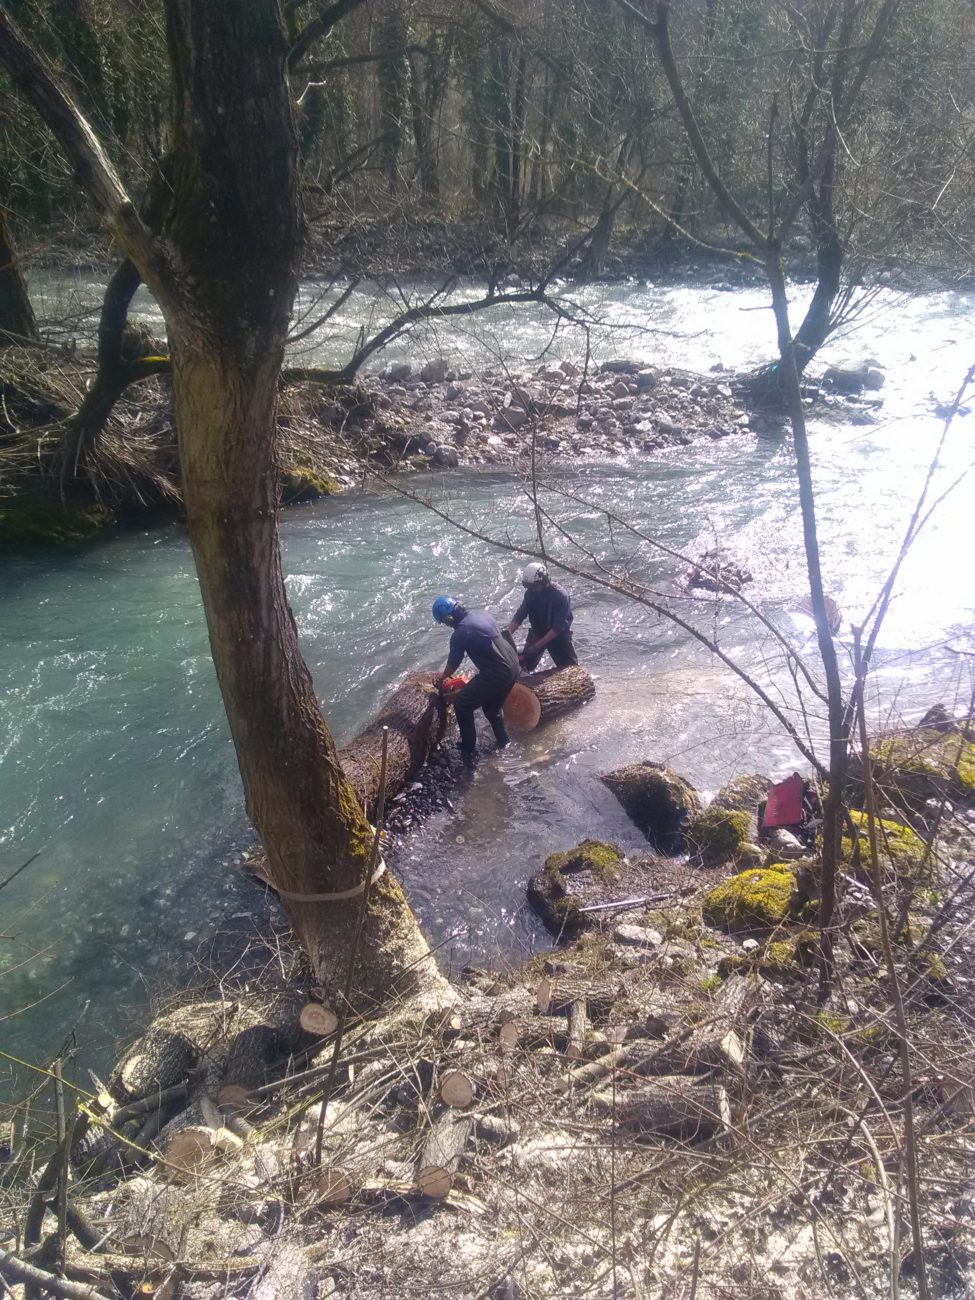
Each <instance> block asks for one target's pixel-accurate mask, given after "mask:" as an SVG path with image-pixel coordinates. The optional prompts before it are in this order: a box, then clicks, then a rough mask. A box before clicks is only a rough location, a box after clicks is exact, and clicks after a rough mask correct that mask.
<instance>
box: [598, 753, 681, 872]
mask: <svg viewBox="0 0 975 1300" xmlns="http://www.w3.org/2000/svg"><path fill="white" fill-rule="evenodd" d="M600 779H601V780H602V782H603V784H604V785H606V786H607V787H608V788H609V789H610V790H611V791H612V792H613V794H615V795H616V798H617V799H618V800H619V801H620V803H621V804H622V805H623V809H624V811H625V812H626V813H627V815H628V816H629V817H630V818H631V819H632V820H633V821H634V822H635V823H636V825H637V826H639V828H640V830H641V831H643V833H644V835H646V837H647V839H648V840H649V841H650V842H651V843H652V844H654V845H655V846H656V848H658V849H659V850H660V851H661V852H662V853H683V852H685V851H686V849H687V826H688V823H689V822H690V820H691V818H692V817H694V816H696V815H697V814H698V813H699V812H700V811H701V800H700V798H699V797H698V793H697V791H696V790H695V789H694V787H693V786H692V785H691V784H690V782H689V781H685V780H684V778H683V777H682V776H678V775H677V773H676V772H671V771H669V770H668V769H667V768H666V767H664V765H663V764H662V763H653V762H649V761H645V762H642V763H631V764H630V765H629V766H628V767H621V768H618V769H617V770H616V771H615V772H608V773H607V774H606V775H605V776H603V777H601V778H600Z"/></svg>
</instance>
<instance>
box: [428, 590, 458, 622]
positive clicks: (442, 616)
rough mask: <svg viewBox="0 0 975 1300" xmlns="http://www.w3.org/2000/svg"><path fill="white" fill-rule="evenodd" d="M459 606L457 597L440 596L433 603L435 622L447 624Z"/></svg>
mask: <svg viewBox="0 0 975 1300" xmlns="http://www.w3.org/2000/svg"><path fill="white" fill-rule="evenodd" d="M459 604H460V601H459V600H458V599H457V597H456V596H438V597H437V599H436V600H435V601H434V602H433V621H434V622H435V623H446V622H447V620H448V619H449V618H450V616H451V614H452V613H453V612H454V610H455V609H456V608H457V606H458V605H459Z"/></svg>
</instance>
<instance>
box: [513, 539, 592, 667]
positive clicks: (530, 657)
mask: <svg viewBox="0 0 975 1300" xmlns="http://www.w3.org/2000/svg"><path fill="white" fill-rule="evenodd" d="M521 585H522V586H523V587H524V589H525V596H524V599H523V600H522V602H521V604H520V605H519V606H518V608H517V610H516V611H515V616H514V618H513V619H512V620H511V622H510V623H509V624H508V628H507V630H508V632H509V633H510V634H512V635H513V634H514V633H515V632H517V631H518V629H519V627H521V625H522V623H524V621H525V619H526V618H527V619H528V628H529V631H528V640H527V641H526V642H525V648H524V650H523V651H522V655H521V664H522V667H523V668H524V670H525V672H526V673H530V672H534V670H535V669H536V668H537V666H538V661H539V660H540V659H541V657H542V655H543V654H544V653H545V651H546V650H547V651H548V652H549V654H550V655H551V656H552V662H553V663H554V664H555V666H556V668H567V667H568V666H569V665H570V664H577V663H578V662H579V660H578V659H577V658H576V651H575V646H574V645H573V644H572V630H571V629H572V601H571V600H570V599H569V595H568V592H565V591H563V590H562V588H561V587H558V586H556V584H555V583H554V582H553V581H552V580H551V578H550V577H549V576H548V569H546V567H545V565H544V564H538V563H537V562H535V561H533V562H532V563H531V564H526V565H525V567H524V569H522V571H521Z"/></svg>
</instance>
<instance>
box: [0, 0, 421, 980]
mask: <svg viewBox="0 0 975 1300" xmlns="http://www.w3.org/2000/svg"><path fill="white" fill-rule="evenodd" d="M166 16H167V35H168V43H169V53H170V59H171V63H172V69H173V87H174V90H173V94H174V115H175V120H174V125H173V132H172V139H173V203H172V206H171V209H170V218H169V222H168V226H167V228H166V230H165V233H164V235H163V236H162V237H156V236H154V235H153V234H152V233H151V231H150V230H149V229H148V228H147V227H146V225H145V223H144V222H143V221H142V220H141V219H140V218H139V216H138V214H137V213H136V211H135V209H134V207H133V205H132V203H131V201H130V200H129V199H128V196H127V195H126V193H125V191H124V188H123V187H122V184H121V182H120V181H119V179H118V176H117V175H116V173H115V171H114V169H113V168H112V166H111V164H110V163H109V162H108V161H107V159H106V157H105V155H104V153H103V151H102V149H101V146H100V144H99V142H98V141H97V139H96V138H95V136H94V134H93V133H92V131H91V129H90V127H89V126H88V124H87V123H86V122H85V120H84V118H83V117H82V115H81V114H80V112H79V111H78V109H77V108H76V107H75V105H74V104H73V103H72V102H71V100H70V99H68V97H67V96H66V95H65V94H64V92H63V91H62V90H61V88H60V87H59V85H58V83H57V81H56V79H55V78H54V76H53V74H52V73H51V71H50V69H49V68H48V67H47V65H46V64H45V63H44V61H43V60H42V59H41V58H40V56H38V55H37V54H36V53H35V52H34V51H33V50H32V49H31V47H30V46H29V45H28V44H27V42H25V41H24V39H23V37H22V36H21V35H20V33H19V32H18V31H17V29H16V28H15V26H14V24H13V23H12V22H11V20H10V19H9V17H8V15H7V14H6V13H5V11H4V10H3V8H2V7H0V62H3V63H5V64H6V66H7V68H8V70H9V71H10V72H11V74H12V75H13V76H14V78H15V80H16V81H17V83H18V85H19V86H20V88H21V90H22V91H23V92H24V93H25V94H26V95H27V97H28V98H29V99H30V100H31V101H32V102H33V103H34V104H35V106H36V107H37V108H38V109H39V110H40V111H41V112H42V114H43V115H44V117H45V120H46V121H47V122H48V125H49V126H51V128H52V129H53V130H54V132H55V134H56V135H57V136H58V137H59V139H60V141H61V143H62V145H63V146H64V147H65V149H66V152H67V153H68V155H69V157H70V158H71V161H72V163H73V164H74V165H75V167H76V169H77V171H78V173H79V176H80V178H81V180H82V182H83V183H85V184H86V186H87V188H88V189H89V190H90V192H91V194H92V195H93V197H94V198H95V199H96V201H97V202H98V203H99V204H100V206H101V207H102V209H103V211H104V212H105V214H106V217H107V219H108V221H109V224H110V226H111V228H112V230H113V233H114V234H115V235H116V237H117V238H118V239H119V242H120V244H121V245H122V247H123V248H124V249H125V251H126V253H127V254H128V255H129V256H130V257H131V259H132V261H133V262H134V263H135V265H136V266H137V267H138V268H139V271H140V273H141V275H142V277H143V279H144V280H145V281H146V282H147V284H148V285H149V286H150V288H151V289H152V291H153V293H154V294H155V296H156V298H157V299H158V301H159V303H160V305H161V307H162V309H163V312H164V314H165V317H166V323H167V327H168V330H169V337H170V344H171V347H172V356H173V379H174V394H175V403H176V420H177V426H178V432H179V446H180V456H181V461H182V471H183V486H184V494H185V502H186V513H187V524H188V529H189V535H190V542H191V545H192V548H193V555H194V559H195V561H196V566H197V572H198V575H199V580H200V590H201V593H202V597H203V606H204V610H205V613H206V618H207V626H208V629H209V634H210V644H211V648H212V652H213V659H214V665H215V667H216V672H217V679H218V681H219V685H220V689H221V693H222V695H223V700H224V705H225V708H226V711H227V718H228V721H229V723H230V730H231V734H232V736H233V740H234V745H235V747H236V751H237V758H238V761H239V764H240V770H241V775H242V777H243V783H244V791H245V796H246V801H247V809H248V812H249V815H250V817H251V819H252V820H253V822H254V825H255V826H256V828H257V830H258V832H259V834H260V836H261V838H262V840H263V842H264V847H265V849H266V851H267V856H268V861H269V863H270V866H271V871H272V874H273V878H274V883H275V886H276V887H277V888H278V889H279V890H280V891H281V894H282V898H283V899H284V901H285V904H286V906H287V909H288V912H289V915H290V917H291V920H292V923H293V925H294V928H295V930H296V932H297V934H298V937H299V938H300V940H301V942H302V944H303V945H304V947H305V949H306V951H307V953H308V957H309V960H310V963H311V967H312V973H313V977H314V979H315V980H316V981H317V983H318V984H319V985H320V986H321V987H322V989H323V992H324V993H325V995H326V996H333V997H334V996H335V995H336V993H337V990H340V989H341V988H342V987H343V985H344V983H345V978H346V970H347V967H348V962H349V956H350V945H351V936H352V934H353V932H354V930H355V924H354V921H355V917H356V915H357V913H358V909H359V906H360V898H358V897H353V898H350V899H346V900H344V901H337V902H323V901H303V900H302V898H295V897H293V895H300V896H307V895H310V894H320V893H339V892H342V891H346V890H354V889H355V888H356V887H357V886H358V885H359V884H360V883H361V882H362V881H363V879H364V875H365V872H366V868H367V863H368V858H369V853H370V847H371V841H372V836H371V833H370V827H369V825H368V823H367V821H366V819H365V816H364V813H363V811H362V808H361V807H360V805H359V803H358V801H357V799H356V797H355V794H354V792H353V791H352V788H351V786H350V785H349V783H348V781H347V780H346V779H345V777H344V775H343V773H342V769H341V766H340V764H339V761H338V758H337V755H336V751H335V745H334V742H333V740H332V737H331V735H330V733H329V731H328V727H327V726H326V723H325V720H324V718H323V717H322V714H321V711H320V709H319V706H318V700H317V698H316V696H315V692H314V689H313V687H312V681H311V676H310V674H309V672H308V669H307V667H306V665H305V663H304V661H303V659H302V657H301V653H300V650H299V646H298V634H297V628H296V626H295V621H294V617H293V615H292V613H291V609H290V607H289V605H288V599H287V594H286V591H285V586H284V576H283V571H282V564H281V554H280V546H279V538H278V526H277V476H276V468H275V458H274V442H275V415H276V403H277V391H278V380H279V376H280V371H281V363H282V359H283V355H284V343H285V336H286V331H287V328H288V321H289V317H290V311H291V305H292V300H293V297H294V293H295V289H296V285H297V265H298V255H299V251H300V244H301V237H302V222H301V217H300V212H299V201H298V191H297V179H296V177H297V171H296V162H297V158H296V153H297V151H296V142H295V130H294V122H293V118H292V112H291V103H290V98H289V94H288V83H287V76H286V56H287V46H286V41H285V37H284V32H283V29H282V26H281V15H280V9H279V5H278V3H277V0H250V3H248V4H247V5H246V6H237V5H212V4H209V3H206V2H205V0H167V4H166ZM426 951H427V950H426V947H425V944H424V943H423V939H422V936H421V935H420V933H419V930H418V928H417V926H416V922H415V920H414V918H413V916H412V913H411V911H410V909H409V906H408V905H407V903H406V900H405V898H404V896H403V893H402V890H401V889H400V888H399V886H398V884H397V883H396V882H395V881H394V880H392V878H391V877H390V876H389V875H386V876H384V877H383V878H382V880H381V881H380V882H379V884H378V885H377V886H376V887H375V888H374V889H373V891H372V903H371V906H370V909H369V914H368V917H367V920H366V923H365V927H364V931H363V935H362V944H361V949H360V952H361V957H360V966H359V970H358V973H357V979H356V983H355V991H356V993H357V994H358V999H359V1002H360V1005H361V1004H363V1003H365V1004H366V1005H368V1004H370V1003H371V1002H372V1001H373V1000H378V999H380V998H381V997H383V996H384V995H386V994H388V992H389V991H390V989H391V987H393V986H396V987H397V989H398V991H401V992H404V993H407V992H413V991H415V990H416V989H418V988H420V987H422V986H423V985H424V984H429V983H430V982H432V981H433V979H434V974H433V971H432V969H431V968H432V962H431V961H429V960H423V958H424V955H425V953H426Z"/></svg>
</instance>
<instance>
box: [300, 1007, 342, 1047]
mask: <svg viewBox="0 0 975 1300" xmlns="http://www.w3.org/2000/svg"><path fill="white" fill-rule="evenodd" d="M299 1019H300V1021H301V1027H302V1029H303V1030H304V1031H305V1033H307V1034H314V1035H315V1036H316V1037H317V1038H327V1037H328V1036H329V1034H334V1033H335V1031H336V1029H338V1025H339V1018H338V1016H337V1015H336V1014H335V1012H334V1011H333V1010H332V1009H331V1007H326V1006H323V1005H322V1004H321V1002H306V1003H305V1005H304V1007H303V1008H302V1011H301V1016H300V1017H299Z"/></svg>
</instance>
